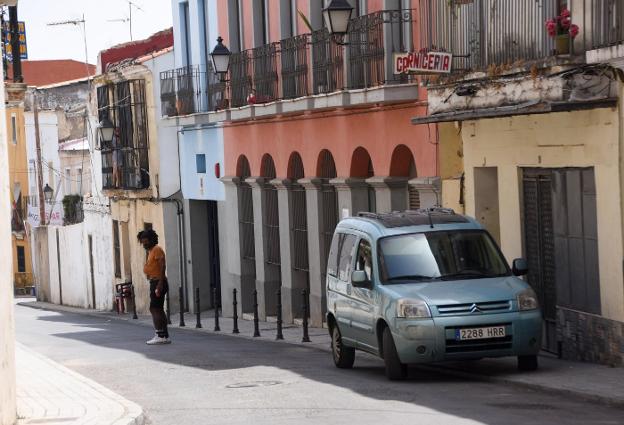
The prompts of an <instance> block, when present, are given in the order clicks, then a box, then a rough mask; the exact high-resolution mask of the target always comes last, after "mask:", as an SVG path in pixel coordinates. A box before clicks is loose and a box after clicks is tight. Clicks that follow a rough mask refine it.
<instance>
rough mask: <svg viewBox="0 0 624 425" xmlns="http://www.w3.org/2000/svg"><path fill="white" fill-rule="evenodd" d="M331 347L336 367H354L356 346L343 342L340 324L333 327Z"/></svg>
mask: <svg viewBox="0 0 624 425" xmlns="http://www.w3.org/2000/svg"><path fill="white" fill-rule="evenodd" d="M331 348H332V356H333V357H334V364H335V365H336V367H338V368H340V369H351V368H352V367H353V362H355V348H353V347H347V346H346V345H344V344H343V342H342V335H341V334H340V329H338V324H335V325H334V326H333V327H332V342H331Z"/></svg>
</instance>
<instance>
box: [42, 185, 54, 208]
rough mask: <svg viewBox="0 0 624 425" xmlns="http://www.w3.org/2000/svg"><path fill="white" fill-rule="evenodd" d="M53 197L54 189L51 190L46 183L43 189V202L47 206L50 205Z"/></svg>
mask: <svg viewBox="0 0 624 425" xmlns="http://www.w3.org/2000/svg"><path fill="white" fill-rule="evenodd" d="M53 196H54V189H52V188H51V187H50V185H49V184H47V183H46V185H45V187H44V188H43V197H44V199H45V201H46V202H47V203H48V204H50V203H52V197H53Z"/></svg>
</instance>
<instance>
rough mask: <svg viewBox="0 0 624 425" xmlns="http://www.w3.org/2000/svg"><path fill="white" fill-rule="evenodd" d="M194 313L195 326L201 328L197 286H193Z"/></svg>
mask: <svg viewBox="0 0 624 425" xmlns="http://www.w3.org/2000/svg"><path fill="white" fill-rule="evenodd" d="M195 315H196V316H197V323H195V328H201V327H202V325H201V310H200V308H199V288H195Z"/></svg>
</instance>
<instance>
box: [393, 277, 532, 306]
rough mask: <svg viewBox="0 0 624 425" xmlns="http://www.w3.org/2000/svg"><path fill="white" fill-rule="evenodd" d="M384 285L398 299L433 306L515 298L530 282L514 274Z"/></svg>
mask: <svg viewBox="0 0 624 425" xmlns="http://www.w3.org/2000/svg"><path fill="white" fill-rule="evenodd" d="M384 288H385V289H386V291H387V293H388V294H389V295H390V296H391V297H393V298H395V299H399V298H413V299H421V300H423V301H425V302H426V303H427V304H429V305H430V306H433V305H449V304H467V303H479V302H489V301H507V300H512V299H514V298H515V297H516V295H517V294H518V293H519V292H521V291H523V290H524V289H526V288H528V285H527V284H526V282H524V281H523V280H520V279H518V278H517V277H515V276H505V277H494V278H488V279H462V280H453V281H434V282H413V283H402V284H395V285H385V286H384Z"/></svg>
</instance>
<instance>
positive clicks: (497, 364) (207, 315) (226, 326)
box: [20, 302, 624, 407]
mask: <svg viewBox="0 0 624 425" xmlns="http://www.w3.org/2000/svg"><path fill="white" fill-rule="evenodd" d="M20 305H23V306H27V307H32V308H39V309H47V310H52V311H65V312H71V313H78V314H86V315H89V316H95V317H101V318H105V319H118V320H127V321H130V322H134V323H138V324H143V325H147V326H151V325H152V321H151V317H150V316H139V319H138V320H133V319H132V315H131V314H126V315H117V314H116V313H113V312H100V311H94V310H84V309H80V308H73V307H65V306H58V305H54V304H48V303H42V302H25V303H20ZM171 321H172V323H173V324H172V326H171V327H172V328H173V331H172V332H171V333H172V339H173V341H174V343H175V332H176V329H177V328H178V327H179V326H178V325H179V315H174V316H172V317H171ZM184 321H185V324H186V326H185V328H186V329H188V330H192V331H198V332H206V333H214V330H213V329H214V312H210V311H207V312H202V315H201V324H202V328H201V329H196V328H195V325H196V316H195V315H191V314H185V315H184ZM219 324H220V328H221V332H220V333H222V334H230V335H233V334H232V328H233V320H232V319H231V318H224V317H220V318H219ZM238 327H239V330H240V334H238V335H233V336H235V337H239V338H248V339H262V340H271V341H275V336H276V330H277V324H276V323H272V322H260V334H261V336H260V337H259V338H254V337H253V333H254V325H253V322H252V321H249V320H242V319H239V321H238ZM283 334H284V341H277V343H287V344H295V345H302V346H306V347H309V348H312V349H317V350H323V351H326V352H328V353H330V342H331V339H330V337H329V333H328V331H327V329H321V328H310V329H309V336H310V340H311V342H307V343H302V342H301V340H302V336H303V330H302V328H301V327H299V326H295V325H289V326H285V327H284V329H283ZM358 355H367V354H360V353H358ZM539 362H540V368H539V370H538V371H536V372H530V373H527V372H518V371H517V369H516V359H515V358H513V357H508V358H500V359H483V360H480V361H477V362H449V363H442V364H436V365H427V366H419V367H420V368H423V369H428V370H435V371H438V372H440V373H444V374H448V375H453V376H459V377H464V378H470V379H478V380H483V381H491V382H498V383H504V384H510V385H517V386H521V387H525V388H530V389H534V390H538V391H545V392H550V393H557V394H562V395H566V396H572V397H577V398H581V399H584V400H588V401H592V402H597V403H602V404H608V405H613V406H621V407H624V385H622V383H623V382H624V368H611V367H607V366H602V365H596V364H591V363H579V362H569V361H565V360H560V359H557V358H555V357H552V356H548V355H543V356H540V359H539ZM356 363H357V360H356ZM356 367H357V365H356Z"/></svg>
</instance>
